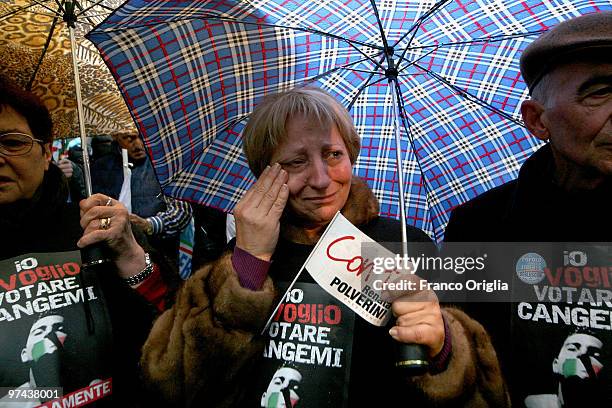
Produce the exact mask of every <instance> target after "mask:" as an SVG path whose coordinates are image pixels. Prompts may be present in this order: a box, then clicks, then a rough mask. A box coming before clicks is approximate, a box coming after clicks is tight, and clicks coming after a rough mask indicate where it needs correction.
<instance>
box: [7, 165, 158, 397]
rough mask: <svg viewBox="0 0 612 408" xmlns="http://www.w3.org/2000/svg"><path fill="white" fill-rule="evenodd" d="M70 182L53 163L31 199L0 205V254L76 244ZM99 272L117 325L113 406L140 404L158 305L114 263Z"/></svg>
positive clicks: (77, 217) (76, 226)
mask: <svg viewBox="0 0 612 408" xmlns="http://www.w3.org/2000/svg"><path fill="white" fill-rule="evenodd" d="M67 197H68V185H67V182H66V180H65V178H64V177H63V175H62V172H61V170H60V169H59V168H58V167H56V166H55V165H54V164H51V165H50V166H49V170H48V171H47V172H46V174H45V177H44V180H43V183H42V185H41V187H40V188H39V189H38V191H37V192H36V193H35V196H34V197H33V198H32V199H31V200H22V201H19V202H17V203H14V204H12V205H5V206H0V231H2V237H3V244H2V245H1V246H0V259H7V258H12V257H16V256H19V255H22V254H26V253H33V252H48V253H50V252H61V251H74V250H78V248H77V246H76V242H77V241H78V240H79V238H80V237H81V236H82V234H83V230H82V229H81V226H80V223H79V222H80V215H79V206H78V203H66V199H67ZM99 272H100V273H99V274H98V278H99V281H100V284H101V285H102V291H103V292H104V295H105V298H106V300H107V307H108V311H109V315H110V318H111V323H112V326H113V343H114V348H113V356H110V358H111V359H112V372H113V406H119V407H121V406H131V407H133V406H137V405H136V402H137V400H138V398H139V395H138V388H139V384H138V359H139V356H140V347H141V346H142V344H143V343H144V340H145V338H146V335H147V333H148V331H149V329H150V327H151V324H152V321H153V317H154V313H155V311H154V308H153V307H152V306H150V305H149V304H147V303H146V302H145V301H144V300H143V299H142V298H141V297H140V295H138V294H137V293H136V292H135V291H134V290H132V289H130V288H129V287H128V286H127V285H125V284H124V283H123V282H121V280H120V279H119V277H118V275H117V272H116V270H115V269H114V266H113V265H112V264H110V265H109V264H105V266H104V270H100V271H99Z"/></svg>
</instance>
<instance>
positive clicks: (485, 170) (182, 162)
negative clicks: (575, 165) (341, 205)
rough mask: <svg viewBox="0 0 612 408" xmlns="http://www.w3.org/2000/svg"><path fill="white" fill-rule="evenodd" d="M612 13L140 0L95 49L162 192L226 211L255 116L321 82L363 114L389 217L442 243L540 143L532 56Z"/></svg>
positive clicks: (582, 2) (424, 4) (334, 1)
mask: <svg viewBox="0 0 612 408" xmlns="http://www.w3.org/2000/svg"><path fill="white" fill-rule="evenodd" d="M610 8H612V2H611V1H610V0H571V1H570V0H537V1H531V0H526V1H525V0H524V1H516V0H495V1H484V0H465V1H464V0H454V1H450V0H441V1H438V2H435V1H432V0H421V1H416V0H410V1H409V0H404V1H400V0H371V1H367V0H321V1H304V2H301V1H286V0H253V1H237V0H236V1H230V0H210V1H206V0H204V1H202V0H199V1H181V2H175V1H142V0H129V1H128V2H126V3H125V4H124V5H123V6H122V7H120V8H119V9H117V10H116V11H115V12H114V13H113V15H111V16H110V17H109V18H108V19H107V20H105V21H104V22H103V23H102V24H101V25H99V26H98V27H97V28H96V29H94V30H93V31H92V32H90V34H89V35H88V38H89V39H91V40H92V42H94V43H95V44H96V46H97V47H98V48H99V49H100V51H101V53H102V55H103V57H104V60H105V61H106V63H107V64H108V65H109V67H110V69H111V72H112V74H113V75H114V76H115V78H116V79H117V81H118V83H119V87H120V89H121V91H122V92H123V94H124V96H125V98H126V101H127V103H128V107H129V109H130V110H131V112H132V115H133V117H134V118H135V120H136V124H137V127H138V129H139V131H140V133H141V135H142V136H143V137H144V139H145V142H146V146H147V148H148V150H149V154H150V156H151V157H152V159H153V163H154V166H155V169H156V173H157V176H158V178H159V181H160V184H161V185H162V187H163V189H164V192H165V193H167V194H169V195H172V196H175V197H178V198H182V199H188V200H192V201H196V202H199V203H201V204H204V205H209V206H214V207H218V208H221V209H224V210H231V209H232V208H233V206H234V205H235V203H236V202H237V200H238V199H239V198H240V197H241V196H242V194H243V192H244V191H245V189H246V188H248V187H249V185H250V184H251V183H252V182H253V176H252V175H251V173H250V171H249V170H248V167H247V164H246V159H245V158H244V157H243V155H242V150H241V140H240V133H241V131H242V129H243V127H244V124H245V121H246V119H247V118H248V115H249V113H250V112H251V111H252V109H253V107H254V106H255V105H256V104H257V103H258V102H259V101H260V100H261V98H263V97H264V96H265V95H267V94H270V93H275V92H279V91H283V90H287V89H289V88H292V87H295V86H303V85H314V86H318V87H321V88H323V89H325V90H327V91H328V92H330V93H331V94H332V95H334V96H335V97H336V98H337V99H338V100H339V101H341V103H343V104H344V105H345V106H346V107H347V108H348V109H349V112H350V113H351V115H352V116H353V118H354V121H355V124H356V126H357V130H358V132H359V133H360V135H361V137H362V150H361V156H360V158H359V160H358V161H357V163H356V166H355V173H356V174H357V175H359V176H360V177H362V178H363V179H365V180H366V181H367V182H368V183H369V184H370V186H371V187H372V188H373V190H374V192H375V193H376V195H377V196H378V198H379V200H380V202H381V214H382V215H384V216H392V217H399V205H398V201H399V200H398V197H400V194H401V195H403V196H404V197H405V199H406V202H407V203H408V205H407V212H406V220H407V222H409V223H410V224H412V225H415V226H417V227H419V228H421V229H423V230H425V231H426V232H428V233H429V234H430V235H432V236H434V237H435V238H436V239H440V238H441V237H442V235H443V230H444V227H445V225H446V222H447V220H448V217H449V212H450V210H451V209H452V208H453V207H455V206H456V205H458V204H460V203H462V202H465V201H466V200H468V199H470V198H472V197H474V196H476V195H478V194H480V193H482V192H484V191H486V190H488V189H490V188H492V187H495V186H497V185H500V184H502V183H504V182H507V181H509V180H511V179H513V178H515V176H516V175H517V171H518V168H519V166H520V164H521V163H522V162H523V161H524V159H525V158H527V157H528V156H529V155H530V154H531V153H532V152H533V151H534V149H535V148H536V147H537V143H536V142H535V139H533V138H531V137H530V136H529V135H528V134H527V131H526V130H525V129H524V127H523V125H522V122H521V119H520V112H519V108H520V102H521V101H522V100H523V99H524V98H526V97H527V91H526V87H525V84H524V83H523V81H522V79H521V77H520V73H519V56H520V53H521V51H522V50H523V49H524V48H525V47H526V46H527V45H528V44H529V42H530V41H532V40H533V39H534V38H536V37H537V36H538V35H539V34H540V33H541V32H543V31H546V30H548V29H549V28H550V27H552V26H554V25H555V24H557V23H558V22H560V21H562V20H565V19H568V18H570V17H573V16H577V15H580V14H584V13H591V12H598V11H601V10H607V9H610ZM397 130H399V135H400V138H399V143H396V138H395V134H396V131H397ZM396 151H399V152H400V156H401V158H402V159H403V160H402V169H401V174H400V173H398V170H397V168H396V162H397V158H396V155H395V153H396ZM400 175H401V176H403V181H401V180H400V177H399V176H400ZM400 184H401V185H400Z"/></svg>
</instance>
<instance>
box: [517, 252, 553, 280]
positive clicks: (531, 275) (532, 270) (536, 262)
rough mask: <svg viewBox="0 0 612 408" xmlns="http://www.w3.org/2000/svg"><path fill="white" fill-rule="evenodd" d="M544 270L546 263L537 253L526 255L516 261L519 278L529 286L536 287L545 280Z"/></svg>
mask: <svg viewBox="0 0 612 408" xmlns="http://www.w3.org/2000/svg"><path fill="white" fill-rule="evenodd" d="M544 268H546V261H545V260H544V258H542V257H541V256H540V255H539V254H536V253H535V252H529V253H526V254H525V255H523V256H521V257H520V258H519V260H518V261H516V274H517V276H518V277H519V279H520V280H522V281H523V282H525V283H527V284H529V285H535V284H536V283H540V282H541V281H542V279H544Z"/></svg>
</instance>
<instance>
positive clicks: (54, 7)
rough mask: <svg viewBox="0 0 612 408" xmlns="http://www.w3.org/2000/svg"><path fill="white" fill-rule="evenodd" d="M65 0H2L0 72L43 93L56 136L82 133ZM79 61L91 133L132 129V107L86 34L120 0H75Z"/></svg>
mask: <svg viewBox="0 0 612 408" xmlns="http://www.w3.org/2000/svg"><path fill="white" fill-rule="evenodd" d="M66 3H67V1H66V0H62V1H57V2H56V1H49V0H42V1H38V0H36V1H35V0H0V26H1V27H2V30H0V61H1V62H0V74H3V75H5V76H7V77H9V78H12V79H13V80H15V81H16V82H17V83H18V84H19V85H21V86H23V87H26V88H29V89H31V90H32V91H33V92H34V93H35V94H37V95H38V96H40V97H41V99H42V100H43V102H44V103H45V105H46V106H47V107H48V108H49V110H50V111H51V115H52V118H53V122H54V136H55V137H60V138H63V137H74V136H77V135H78V125H77V122H76V96H75V87H74V79H73V75H72V61H71V57H70V52H71V47H70V39H69V34H68V31H67V29H66V23H65V22H64V21H63V19H62V16H63V15H64V12H65V8H66ZM74 4H76V5H78V6H77V15H78V19H77V24H76V36H75V37H76V40H77V56H78V58H77V60H78V65H79V74H80V75H79V77H80V80H81V92H82V95H83V107H84V115H85V128H86V130H87V134H88V135H90V136H91V135H98V134H109V133H112V132H114V131H117V130H123V129H130V128H133V126H134V125H133V122H132V120H131V117H130V114H129V111H128V110H127V107H126V106H125V103H124V102H123V98H122V97H121V94H120V93H119V90H118V89H117V85H116V83H115V81H114V79H113V77H112V76H111V74H110V72H109V71H108V68H107V67H106V65H105V64H104V62H103V61H102V58H101V57H100V54H99V53H98V51H97V50H96V48H95V47H94V46H93V45H92V44H91V43H90V42H89V41H88V40H86V39H85V38H84V37H83V35H84V34H85V33H86V32H87V31H89V30H90V29H91V28H92V27H93V26H94V25H95V24H98V23H100V22H101V21H102V20H103V19H104V18H105V17H106V16H108V15H109V14H110V12H111V11H112V10H113V9H114V8H116V7H117V6H118V5H119V4H121V1H120V0H103V1H93V0H92V1H90V0H80V1H78V2H74Z"/></svg>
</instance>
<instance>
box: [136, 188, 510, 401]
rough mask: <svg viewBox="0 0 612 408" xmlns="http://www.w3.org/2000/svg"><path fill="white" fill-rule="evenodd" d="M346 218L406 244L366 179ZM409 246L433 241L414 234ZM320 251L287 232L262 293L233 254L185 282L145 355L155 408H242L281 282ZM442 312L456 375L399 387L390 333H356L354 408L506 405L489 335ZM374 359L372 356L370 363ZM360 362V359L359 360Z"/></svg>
mask: <svg viewBox="0 0 612 408" xmlns="http://www.w3.org/2000/svg"><path fill="white" fill-rule="evenodd" d="M342 213H343V215H344V216H345V217H346V218H347V219H349V220H350V221H351V222H352V223H353V224H354V225H357V226H361V228H363V230H364V231H366V232H367V233H371V234H372V235H375V236H376V238H379V239H387V240H392V239H395V240H397V237H398V236H399V228H398V223H396V222H392V221H389V220H383V219H379V218H378V202H377V201H376V199H375V197H374V196H373V194H372V192H371V191H370V190H369V189H368V187H367V186H366V185H365V183H364V182H363V181H361V180H359V179H356V178H354V184H353V185H352V186H351V192H350V194H349V198H348V201H347V203H346V205H345V207H344V208H343V209H342ZM409 237H410V239H411V240H414V241H418V240H421V241H422V240H429V238H427V236H426V235H424V233H423V232H421V231H419V230H416V229H413V228H411V229H410V230H409ZM312 245H314V242H313V241H312V240H309V239H308V237H307V236H306V234H304V232H303V231H302V230H301V229H300V228H298V227H296V226H292V225H290V224H287V223H282V224H281V238H280V240H279V245H278V246H277V252H279V253H276V252H275V254H274V256H273V259H274V262H273V265H274V269H273V270H271V271H270V274H269V276H268V277H267V278H266V281H265V282H264V285H263V287H262V288H261V289H260V290H258V291H253V290H249V289H247V288H244V287H242V286H241V285H240V283H239V281H238V277H237V275H236V272H235V271H234V269H233V267H232V262H231V251H227V252H226V253H224V254H223V255H222V256H221V257H220V258H219V259H218V260H217V261H216V262H214V263H211V264H208V265H205V266H204V267H202V268H201V269H200V270H198V271H197V272H196V273H195V274H194V275H193V276H192V277H191V278H190V279H189V280H188V281H186V282H185V285H184V286H183V287H182V288H181V290H180V291H179V293H178V296H177V299H176V303H175V305H174V307H173V308H172V309H170V310H168V311H166V312H165V313H164V314H162V315H161V316H160V317H159V319H158V320H157V321H156V322H155V325H154V327H153V330H152V331H151V334H150V335H149V338H148V339H147V342H146V344H145V346H144V348H143V357H142V360H141V366H142V370H143V376H144V378H145V380H146V381H147V383H148V385H149V387H150V393H151V394H150V395H151V396H154V398H155V401H164V404H165V405H166V406H210V407H237V406H242V405H241V398H243V392H244V390H245V389H246V388H247V385H248V384H249V383H250V382H251V376H252V375H254V374H253V373H254V371H253V370H252V367H253V364H254V362H256V361H257V359H258V356H261V354H262V351H263V347H264V339H263V338H262V337H261V336H259V331H260V330H261V328H263V327H264V325H265V322H266V320H267V318H268V316H269V315H270V313H271V311H272V308H273V307H274V305H275V304H276V300H277V296H278V295H279V294H278V293H277V292H276V286H275V279H280V278H279V276H278V275H279V273H282V271H283V270H284V273H286V274H288V275H292V276H293V275H294V274H295V273H296V272H297V271H296V270H295V268H296V267H297V268H299V267H300V266H301V263H302V262H303V260H304V256H305V255H307V254H308V252H309V250H310V249H311V248H312ZM275 264H276V265H275ZM443 313H444V316H445V319H446V321H447V323H448V325H449V328H450V331H451V333H452V341H453V353H452V356H451V358H450V360H449V364H448V368H447V369H446V370H445V371H443V372H441V373H439V374H435V375H432V374H425V375H422V376H419V377H415V378H412V379H410V380H405V379H401V378H393V374H392V373H391V372H390V371H389V370H387V371H383V372H381V371H378V370H379V369H380V368H381V367H388V365H385V361H384V359H387V362H388V360H389V359H390V358H392V357H389V353H391V350H392V348H391V347H390V345H391V344H390V343H391V342H390V341H388V340H390V337H389V336H388V335H386V333H382V330H384V329H376V328H371V327H368V326H367V325H365V324H361V325H356V326H355V331H356V333H355V335H356V337H355V338H356V339H357V341H354V343H353V347H354V348H353V353H354V354H353V360H352V362H351V365H352V367H351V383H350V387H349V399H350V400H352V401H353V402H352V404H353V406H389V405H385V401H386V402H389V401H395V405H391V406H397V401H401V403H402V404H403V403H404V401H405V406H414V407H423V406H427V405H432V406H461V407H464V406H472V407H486V406H491V407H500V406H501V407H503V406H507V402H508V401H507V397H506V396H507V394H506V392H505V385H504V383H503V381H502V378H501V375H500V369H499V366H498V364H497V358H496V356H495V352H494V351H493V349H492V347H491V345H490V341H489V338H488V335H487V333H486V332H485V331H484V330H483V328H482V327H481V326H480V325H479V324H478V323H477V322H475V321H474V320H472V319H470V318H469V317H468V316H467V315H465V314H464V313H462V312H460V311H459V310H456V309H452V308H451V309H446V308H445V309H444V310H443ZM382 339H384V340H382ZM358 343H359V344H358ZM372 347H376V348H372ZM369 351H371V352H372V356H368V355H367V354H368V352H369ZM356 356H361V357H360V360H359V361H356V360H355V359H356V358H358V357H356ZM378 358H380V360H378ZM353 363H354V364H353ZM383 369H384V368H383ZM368 374H369V375H368ZM381 394H384V395H381ZM373 400H375V401H376V402H373ZM368 403H370V405H368ZM371 404H374V405H371Z"/></svg>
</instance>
